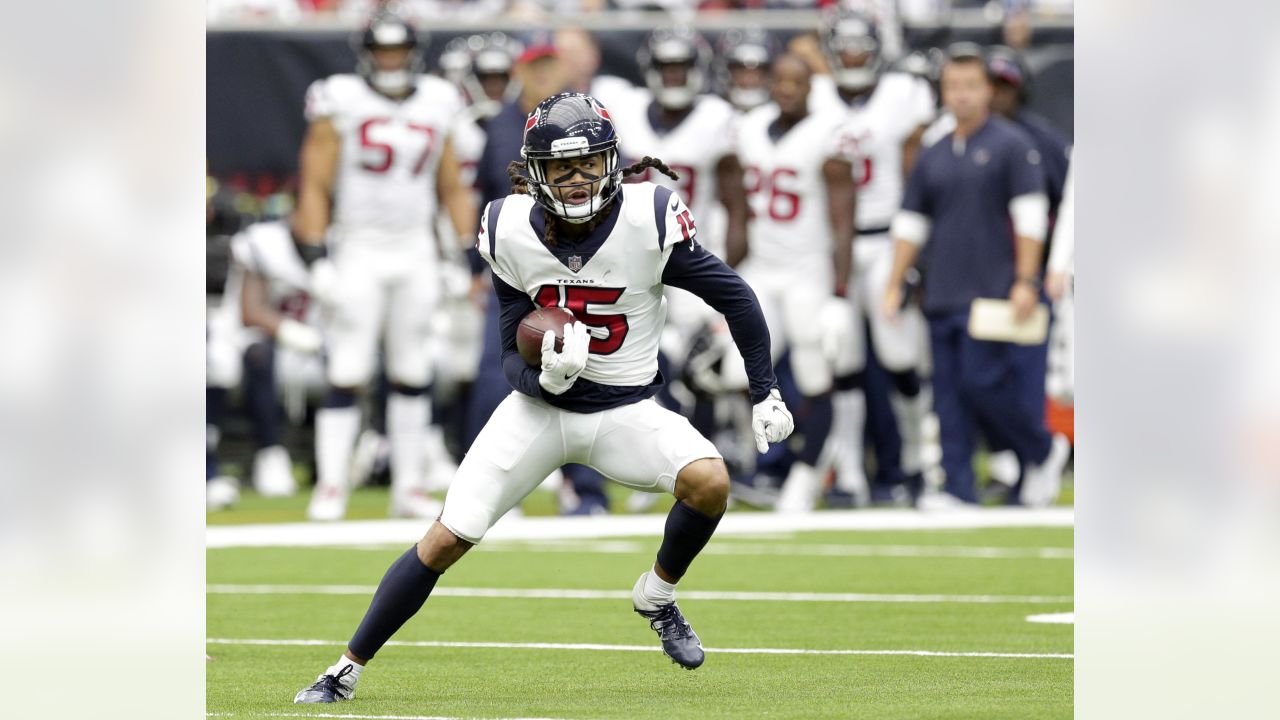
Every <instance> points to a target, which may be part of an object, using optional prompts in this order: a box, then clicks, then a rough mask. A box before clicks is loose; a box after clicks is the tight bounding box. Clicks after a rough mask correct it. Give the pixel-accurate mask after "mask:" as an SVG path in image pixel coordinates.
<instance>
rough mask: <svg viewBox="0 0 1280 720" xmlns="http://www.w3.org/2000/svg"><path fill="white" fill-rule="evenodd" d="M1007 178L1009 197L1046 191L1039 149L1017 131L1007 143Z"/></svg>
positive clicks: (1046, 184)
mask: <svg viewBox="0 0 1280 720" xmlns="http://www.w3.org/2000/svg"><path fill="white" fill-rule="evenodd" d="M1006 152H1007V153H1008V154H1007V159H1006V162H1007V163H1008V178H1009V187H1008V192H1009V197H1010V198H1016V197H1018V196H1019V195H1030V194H1032V193H1047V192H1048V183H1047V182H1046V180H1045V173H1044V161H1043V159H1041V157H1040V151H1039V150H1037V149H1036V148H1035V145H1033V144H1032V143H1031V140H1030V139H1029V138H1027V137H1026V136H1025V135H1023V134H1021V133H1019V134H1018V135H1017V136H1016V137H1014V138H1013V139H1012V141H1011V142H1010V143H1009V145H1008V149H1007V151H1006Z"/></svg>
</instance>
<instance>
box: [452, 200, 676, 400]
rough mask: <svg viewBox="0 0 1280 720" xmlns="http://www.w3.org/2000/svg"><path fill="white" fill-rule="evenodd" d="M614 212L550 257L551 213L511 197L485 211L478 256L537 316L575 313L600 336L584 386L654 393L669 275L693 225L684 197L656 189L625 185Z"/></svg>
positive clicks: (593, 347) (592, 350)
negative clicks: (556, 310)
mask: <svg viewBox="0 0 1280 720" xmlns="http://www.w3.org/2000/svg"><path fill="white" fill-rule="evenodd" d="M605 212H606V213H608V214H607V215H606V217H605V218H604V219H603V220H602V221H601V222H600V223H599V225H597V227H596V228H595V229H594V230H592V231H591V232H590V233H589V234H588V235H587V236H586V237H584V238H581V239H579V240H578V241H577V242H575V243H570V242H569V241H568V240H567V239H565V238H563V237H562V238H560V239H559V240H558V241H557V244H556V246H555V247H548V246H547V245H546V244H545V243H544V242H543V238H544V233H545V230H546V226H545V224H544V211H543V209H542V206H540V205H538V204H537V203H535V202H534V201H533V200H532V199H531V198H530V197H529V196H527V195H509V196H507V197H505V198H503V199H501V200H495V201H494V202H492V203H490V204H489V206H488V207H486V208H485V212H484V216H483V218H482V222H481V226H480V231H479V239H478V242H477V245H476V247H477V248H478V249H479V251H480V254H481V255H482V256H483V257H484V259H485V260H486V261H487V262H488V263H489V266H490V267H491V268H492V269H493V272H494V275H496V276H497V277H498V279H499V280H501V281H502V282H505V283H506V284H508V285H510V286H512V287H514V288H516V289H518V290H520V291H522V292H524V293H525V294H527V295H528V296H529V297H530V298H531V299H532V300H533V302H534V304H535V305H537V306H540V307H550V306H560V307H566V308H568V309H570V310H572V311H573V313H574V315H576V316H577V318H578V320H580V321H581V322H582V323H584V324H586V325H587V326H588V327H590V328H591V336H592V339H591V345H590V355H589V357H588V359H587V365H586V368H585V369H584V370H583V371H582V375H581V377H583V378H585V379H587V380H590V381H592V382H595V383H600V384H602V385H615V386H644V385H649V384H650V383H652V382H653V380H654V378H655V377H656V376H657V373H658V339H659V337H660V336H661V334H662V328H663V325H664V324H665V322H666V316H667V310H666V301H665V300H664V299H663V296H662V290H663V287H664V286H663V283H662V273H663V269H664V268H665V267H666V264H667V260H668V259H669V258H670V257H671V254H672V253H673V252H679V251H680V250H678V249H677V248H684V249H686V250H687V249H689V248H690V247H691V246H690V245H689V243H690V242H694V236H695V234H696V230H695V227H694V223H693V217H692V215H691V214H690V213H689V210H688V208H687V207H685V204H684V202H683V201H682V200H681V199H680V197H679V196H678V195H676V194H675V193H674V192H672V191H671V190H669V189H667V188H660V187H658V186H656V185H654V184H653V183H647V182H641V183H630V184H626V185H623V186H622V190H621V192H619V193H618V196H617V198H616V199H615V200H614V202H613V203H612V205H611V207H610V208H609V209H608V210H606V211H605Z"/></svg>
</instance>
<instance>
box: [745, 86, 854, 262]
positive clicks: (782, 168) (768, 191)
mask: <svg viewBox="0 0 1280 720" xmlns="http://www.w3.org/2000/svg"><path fill="white" fill-rule="evenodd" d="M777 117H778V106H777V105H775V104H774V103H766V104H765V105H761V106H760V107H758V108H756V109H754V110H752V111H751V112H749V113H747V114H746V116H744V117H743V119H742V122H741V124H740V125H739V126H738V158H739V159H740V160H741V161H742V165H743V169H744V171H745V181H744V182H745V184H746V188H747V197H748V200H749V202H750V205H751V212H752V216H753V218H752V225H751V244H750V251H749V253H748V255H747V261H748V262H750V263H751V265H752V266H753V267H761V268H767V269H768V270H769V271H770V272H786V273H795V274H803V275H806V276H807V277H808V278H809V281H811V282H815V283H823V282H825V283H827V284H828V285H829V284H830V279H831V277H832V275H833V273H834V268H833V267H832V261H831V253H832V238H831V221H830V218H829V217H828V214H827V184H826V180H825V179H824V178H823V175H822V166H823V164H824V163H825V162H826V161H827V160H828V159H830V158H837V159H841V160H845V161H846V162H856V159H855V156H854V154H853V153H854V148H853V147H852V144H851V143H850V142H848V141H847V139H846V138H844V137H843V135H842V129H843V125H844V122H845V114H844V113H842V112H840V111H838V110H836V111H823V112H813V113H810V114H809V115H808V116H807V117H805V119H804V120H801V121H800V122H799V123H798V124H797V125H795V126H794V127H792V128H791V129H790V130H788V131H787V132H786V133H785V134H784V135H782V136H781V137H779V138H778V139H777V140H774V139H773V138H771V137H770V136H769V126H770V125H771V124H773V122H774V120H776V119H777Z"/></svg>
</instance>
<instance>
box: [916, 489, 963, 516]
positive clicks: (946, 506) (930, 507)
mask: <svg viewBox="0 0 1280 720" xmlns="http://www.w3.org/2000/svg"><path fill="white" fill-rule="evenodd" d="M967 507H976V506H975V505H973V503H967V502H965V501H963V500H961V499H960V498H958V497H956V496H955V495H952V494H951V493H949V492H944V491H937V492H926V493H925V494H923V495H921V496H920V499H919V500H917V501H916V508H917V509H919V510H922V511H924V512H947V511H950V510H961V509H963V508H967Z"/></svg>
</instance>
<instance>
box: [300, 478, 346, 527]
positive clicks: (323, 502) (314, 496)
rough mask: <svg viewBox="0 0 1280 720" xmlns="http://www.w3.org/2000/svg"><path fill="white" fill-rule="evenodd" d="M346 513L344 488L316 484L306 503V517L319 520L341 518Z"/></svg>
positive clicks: (325, 520) (326, 520)
mask: <svg viewBox="0 0 1280 720" xmlns="http://www.w3.org/2000/svg"><path fill="white" fill-rule="evenodd" d="M346 514H347V491H346V489H344V488H337V487H331V486H328V485H317V486H316V489H315V490H314V491H313V492H312V493H311V503H310V504H309V505H307V519H308V520H316V521H319V522H332V521H334V520H341V519H342V518H343V517H345V516H346Z"/></svg>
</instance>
